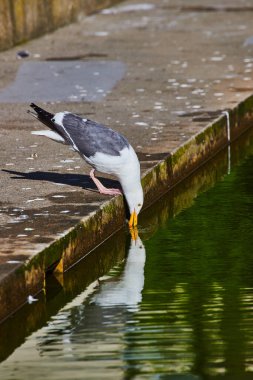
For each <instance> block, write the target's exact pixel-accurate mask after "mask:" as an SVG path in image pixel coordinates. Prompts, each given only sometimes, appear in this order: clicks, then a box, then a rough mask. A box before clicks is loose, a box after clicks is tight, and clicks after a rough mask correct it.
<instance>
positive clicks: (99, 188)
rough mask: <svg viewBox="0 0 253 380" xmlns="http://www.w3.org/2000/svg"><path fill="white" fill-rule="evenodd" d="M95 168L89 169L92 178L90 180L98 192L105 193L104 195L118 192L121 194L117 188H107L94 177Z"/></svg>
mask: <svg viewBox="0 0 253 380" xmlns="http://www.w3.org/2000/svg"><path fill="white" fill-rule="evenodd" d="M94 173H95V169H92V170H91V171H90V178H91V179H92V181H93V182H94V183H95V185H96V186H97V188H98V190H99V192H100V194H106V195H118V194H122V192H121V191H120V190H119V189H108V188H107V187H105V186H104V185H103V184H102V183H101V182H100V181H99V179H97V178H96V177H95V174H94Z"/></svg>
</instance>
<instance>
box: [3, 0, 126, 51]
mask: <svg viewBox="0 0 253 380" xmlns="http://www.w3.org/2000/svg"><path fill="white" fill-rule="evenodd" d="M117 2H119V0H0V50H5V49H8V48H11V47H12V46H14V45H17V44H19V43H22V42H24V41H27V40H29V39H31V38H35V37H38V36H40V35H42V34H44V33H47V32H50V31H52V30H54V29H57V28H58V27H60V26H63V25H66V24H69V23H71V22H73V21H75V20H77V18H78V16H79V15H80V14H81V15H87V14H90V13H93V12H96V11H98V10H100V9H102V8H105V7H108V6H110V5H113V4H115V3H117Z"/></svg>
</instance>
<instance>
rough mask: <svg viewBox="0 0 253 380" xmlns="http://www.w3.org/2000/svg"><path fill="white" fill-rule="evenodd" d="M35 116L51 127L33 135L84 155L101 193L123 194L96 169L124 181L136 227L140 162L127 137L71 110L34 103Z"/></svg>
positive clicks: (132, 224)
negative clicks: (97, 174)
mask: <svg viewBox="0 0 253 380" xmlns="http://www.w3.org/2000/svg"><path fill="white" fill-rule="evenodd" d="M30 107H31V108H33V111H31V110H28V111H27V112H28V113H30V114H31V115H32V116H34V117H36V119H38V120H39V121H41V122H42V123H43V124H45V125H46V126H47V127H49V128H50V130H42V131H33V132H32V134H34V135H38V136H46V137H48V138H50V139H51V140H54V141H56V142H58V143H62V144H65V145H70V146H71V148H72V149H73V150H74V151H76V152H77V153H79V154H80V156H81V157H82V158H83V159H84V160H85V161H86V162H87V163H88V164H89V165H90V166H92V169H91V171H90V177H91V179H92V180H93V182H94V183H95V185H96V186H97V188H98V190H99V192H100V193H101V194H107V195H118V194H122V192H121V191H120V190H119V189H108V188H106V187H105V186H104V185H103V184H102V183H101V182H100V181H99V180H98V178H96V177H95V170H97V171H100V172H102V173H107V174H112V175H114V176H115V177H116V178H117V179H118V181H119V182H120V184H121V187H122V190H123V194H124V195H125V198H126V201H127V204H128V207H129V211H130V219H129V222H128V225H129V227H130V229H131V228H133V227H136V226H137V223H138V214H139V212H140V210H141V208H142V205H143V189H142V186H141V176H140V163H139V160H138V157H137V155H136V153H135V151H134V149H133V147H132V146H131V145H130V144H129V142H128V141H127V139H126V138H125V137H124V136H122V135H121V134H120V133H118V132H116V131H114V130H113V129H111V128H108V127H106V126H104V125H103V124H99V123H97V122H95V121H92V120H89V119H83V118H81V117H80V116H78V115H75V114H73V113H71V112H67V111H64V112H58V113H56V114H52V113H50V112H47V111H45V110H44V109H42V108H40V107H38V106H37V105H36V104H34V103H31V104H30Z"/></svg>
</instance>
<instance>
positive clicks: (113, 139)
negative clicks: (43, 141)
mask: <svg viewBox="0 0 253 380" xmlns="http://www.w3.org/2000/svg"><path fill="white" fill-rule="evenodd" d="M62 125H63V128H64V130H65V134H66V139H67V140H68V141H69V140H72V144H73V143H74V145H75V146H76V148H78V151H79V153H81V154H83V155H84V156H86V157H88V158H89V157H91V156H94V155H95V153H96V152H101V153H105V154H108V155H111V156H119V155H120V151H121V150H122V149H123V148H125V147H128V146H129V143H128V141H127V139H126V138H125V137H124V136H122V135H121V134H120V133H118V132H116V131H114V130H112V129H110V128H107V127H106V126H104V125H102V124H99V123H96V122H95V121H92V120H86V119H82V118H81V117H79V116H77V115H75V114H72V113H66V114H65V115H64V117H63V119H62Z"/></svg>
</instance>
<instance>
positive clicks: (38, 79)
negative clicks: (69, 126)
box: [0, 0, 253, 279]
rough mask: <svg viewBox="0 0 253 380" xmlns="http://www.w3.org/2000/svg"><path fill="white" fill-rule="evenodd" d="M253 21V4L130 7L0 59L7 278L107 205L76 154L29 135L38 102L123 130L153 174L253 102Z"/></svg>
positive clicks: (0, 273) (174, 2)
mask: <svg viewBox="0 0 253 380" xmlns="http://www.w3.org/2000/svg"><path fill="white" fill-rule="evenodd" d="M252 17H253V5H252V2H251V1H246V0H232V1H231V0H222V1H207V0H205V1H200V0H199V1H197V0H193V1H191V2H189V1H188V0H161V1H160V0H159V1H155V0H153V1H151V0H150V1H149V0H146V1H145V2H143V3H142V2H140V1H134V0H133V1H125V2H123V3H121V4H119V5H118V6H117V7H115V8H109V9H106V10H104V11H102V12H101V13H99V14H96V15H93V16H90V17H87V18H83V19H82V20H80V22H78V23H76V24H72V25H70V26H67V27H64V28H61V29H59V30H58V31H56V32H54V33H52V34H50V35H46V36H44V37H41V38H39V39H37V40H33V41H30V42H28V43H27V44H25V45H23V46H21V47H20V46H19V47H18V48H15V49H12V50H9V51H7V52H3V53H1V54H0V65H1V77H0V99H1V103H2V104H1V107H0V116H1V117H0V138H1V140H0V141H1V152H0V166H1V171H0V181H1V187H0V227H1V229H0V239H1V245H0V264H1V270H0V279H3V278H5V277H6V276H7V274H9V273H10V271H12V270H14V269H15V268H17V267H18V266H19V265H20V262H23V261H26V260H28V259H30V258H31V257H34V255H36V254H38V253H39V252H41V251H42V250H43V249H45V248H46V247H48V246H49V245H50V244H51V243H53V242H54V241H55V240H57V239H58V238H59V237H62V236H64V235H65V233H66V231H68V230H69V229H70V228H71V227H73V226H75V225H76V224H77V223H78V222H79V221H80V220H81V219H82V218H85V217H87V216H88V215H90V213H93V212H95V211H97V210H98V209H99V207H101V205H102V204H103V203H104V202H105V201H106V200H107V199H108V198H107V197H104V196H101V195H99V194H97V193H96V192H94V191H91V190H90V189H93V190H94V186H93V184H92V183H91V181H90V179H89V177H88V176H87V174H88V173H89V167H88V166H87V165H86V164H85V163H84V162H83V161H82V160H81V159H80V157H79V156H78V155H76V154H75V153H74V152H72V151H70V150H69V149H68V148H66V147H64V146H61V145H57V144H55V143H53V142H50V141H48V140H46V139H43V138H39V137H37V136H34V135H31V133H30V132H31V131H32V130H35V129H40V128H41V126H40V125H39V124H38V122H36V120H34V119H33V118H31V117H30V116H29V115H28V114H27V113H26V110H27V108H28V105H29V101H32V100H36V101H37V102H38V103H39V104H40V105H41V106H44V107H45V108H47V109H48V110H49V111H50V112H58V111H62V110H69V111H72V112H75V113H79V114H81V115H83V116H86V117H89V118H91V119H94V120H96V121H99V122H103V123H104V124H106V125H109V126H110V127H112V128H114V129H117V130H119V131H120V132H122V133H123V134H125V135H126V136H127V138H128V139H129V140H130V142H131V143H132V145H133V146H134V147H135V148H136V151H137V152H138V154H139V157H140V160H141V166H142V171H143V172H145V171H146V170H147V169H148V168H150V167H152V166H153V165H155V163H157V162H158V161H159V160H161V159H162V158H163V157H165V156H167V155H168V154H169V153H171V152H173V151H175V150H176V149H177V148H178V147H179V146H181V145H182V144H184V143H186V142H187V141H188V140H189V139H190V138H191V137H192V136H193V135H195V134H196V133H198V132H199V131H201V130H202V129H203V128H204V127H206V126H207V124H208V123H210V122H211V121H212V120H214V119H215V118H217V116H219V115H220V114H221V112H222V110H226V109H232V108H234V107H235V106H236V105H237V104H238V103H240V102H242V101H243V100H244V99H246V98H247V97H249V96H250V95H251V94H252V93H253V75H252V70H253V22H252ZM20 49H25V50H27V51H29V53H30V56H29V57H28V58H25V59H20V60H19V59H17V58H16V52H17V51H18V50H20ZM55 61H57V62H58V63H57V62H55ZM36 65H37V66H36ZM41 65H42V66H43V69H42V68H41V67H42V66H41ZM47 67H48V70H47ZM88 68H89V69H88ZM78 70H79V71H78ZM87 70H88V71H87ZM89 70H90V71H89ZM76 72H78V74H77V75H76ZM17 73H18V74H17ZM22 73H23V74H22ZM24 73H25V74H24ZM79 73H80V74H79ZM87 73H89V74H87ZM57 78H59V81H58V80H57ZM64 78H65V79H66V78H70V79H72V78H73V81H72V80H69V81H68V80H66V81H65V79H64ZM15 80H16V82H15ZM17 81H19V82H18V85H17ZM15 86H16V87H15ZM15 88H16V89H18V90H17V91H18V95H17V96H16V97H15V94H17V91H15ZM66 88H69V92H68V91H67V92H66V91H65V90H66ZM54 90H55V92H54ZM65 92H66V94H65ZM52 94H53V95H52ZM54 94H55V99H53V98H52V96H54ZM40 99H41V101H40ZM45 103H46V104H45Z"/></svg>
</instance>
